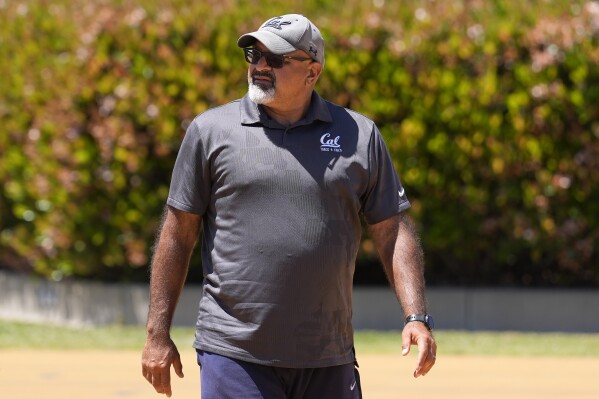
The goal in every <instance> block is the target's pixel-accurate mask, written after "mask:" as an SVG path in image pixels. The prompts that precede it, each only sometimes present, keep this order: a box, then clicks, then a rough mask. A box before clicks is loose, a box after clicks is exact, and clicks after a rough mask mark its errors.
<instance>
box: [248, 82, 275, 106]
mask: <svg viewBox="0 0 599 399" xmlns="http://www.w3.org/2000/svg"><path fill="white" fill-rule="evenodd" d="M248 86H249V89H248V94H249V96H250V100H252V101H253V102H255V103H256V104H268V103H270V102H272V101H273V100H274V99H275V92H276V90H275V87H274V86H272V87H270V88H268V89H266V88H264V87H262V86H260V85H257V84H255V83H253V82H249V84H248Z"/></svg>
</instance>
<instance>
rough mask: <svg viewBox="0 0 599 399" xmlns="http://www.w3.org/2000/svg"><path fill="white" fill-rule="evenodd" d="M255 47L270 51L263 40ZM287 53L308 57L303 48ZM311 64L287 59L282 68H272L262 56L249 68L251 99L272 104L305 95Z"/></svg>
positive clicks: (262, 50)
mask: <svg viewBox="0 0 599 399" xmlns="http://www.w3.org/2000/svg"><path fill="white" fill-rule="evenodd" d="M254 48H255V49H257V50H259V51H261V52H268V51H269V50H268V49H267V48H266V46H264V45H263V44H262V43H261V42H256V44H255V45H254ZM287 55H290V56H295V57H308V55H307V54H306V53H305V52H303V51H301V50H297V51H294V52H292V53H289V54H287ZM309 66H310V61H298V60H294V59H285V61H284V64H283V67H282V68H272V67H270V66H269V65H268V64H267V63H266V59H265V58H264V57H262V58H261V59H260V61H258V63H257V64H250V66H249V69H248V84H249V91H248V93H249V96H250V99H251V100H252V101H254V102H255V103H258V104H272V103H273V102H274V101H281V100H286V99H293V98H298V97H297V96H300V95H304V94H303V93H305V92H306V91H305V88H306V77H307V76H308V74H309Z"/></svg>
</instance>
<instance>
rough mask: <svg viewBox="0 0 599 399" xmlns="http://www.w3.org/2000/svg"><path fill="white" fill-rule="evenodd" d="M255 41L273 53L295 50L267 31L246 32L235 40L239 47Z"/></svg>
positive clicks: (247, 45) (283, 40) (249, 44)
mask: <svg viewBox="0 0 599 399" xmlns="http://www.w3.org/2000/svg"><path fill="white" fill-rule="evenodd" d="M256 41H259V42H261V43H262V44H264V45H265V46H266V48H267V49H268V50H270V52H272V53H274V54H287V53H290V52H292V51H295V50H297V49H296V48H295V47H293V46H292V45H291V44H289V42H288V41H287V40H285V39H283V38H281V37H279V36H277V35H275V34H274V33H271V32H269V31H264V30H263V31H258V32H252V33H246V34H245V35H243V36H241V37H240V38H239V39H238V40H237V45H238V46H239V47H241V48H244V47H249V46H251V45H253V44H254V43H255V42H256Z"/></svg>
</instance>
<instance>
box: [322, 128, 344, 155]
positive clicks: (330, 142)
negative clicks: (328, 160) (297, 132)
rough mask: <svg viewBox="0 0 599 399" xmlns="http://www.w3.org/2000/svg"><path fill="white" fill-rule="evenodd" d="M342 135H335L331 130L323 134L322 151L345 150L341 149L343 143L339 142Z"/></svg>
mask: <svg viewBox="0 0 599 399" xmlns="http://www.w3.org/2000/svg"><path fill="white" fill-rule="evenodd" d="M340 137H341V136H336V137H333V136H332V135H331V133H330V132H327V133H325V134H323V135H322V136H321V137H320V151H325V152H343V151H342V150H341V144H339V138H340Z"/></svg>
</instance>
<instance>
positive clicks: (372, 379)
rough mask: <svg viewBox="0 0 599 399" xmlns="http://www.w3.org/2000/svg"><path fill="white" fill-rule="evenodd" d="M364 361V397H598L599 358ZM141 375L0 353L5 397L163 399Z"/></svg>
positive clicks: (180, 394)
mask: <svg viewBox="0 0 599 399" xmlns="http://www.w3.org/2000/svg"><path fill="white" fill-rule="evenodd" d="M414 349H415V348H414ZM359 361H360V372H361V375H362V384H363V391H364V397H365V398H366V399H394V398H408V399H411V398H417V399H439V398H443V399H454V398H455V399H457V398H460V399H469V398H477V399H479V398H483V399H495V398H502V399H503V398H509V399H541V398H542V399H558V398H559V399H591V398H592V399H597V398H599V359H597V358H588V359H587V358H578V359H577V358H497V357H458V356H448V357H443V356H442V355H439V357H438V360H437V365H436V366H435V368H434V369H433V370H432V371H431V372H430V373H429V375H427V376H426V377H424V378H418V379H414V378H413V377H412V375H411V373H412V369H413V367H414V364H415V357H410V358H401V357H399V356H397V355H362V356H360V359H359ZM183 365H184V369H183V370H184V372H185V375H186V376H185V378H184V379H179V378H178V377H176V376H175V375H174V373H173V378H175V380H174V382H173V396H172V397H173V399H177V398H186V399H187V398H194V399H198V398H199V373H198V368H197V366H196V364H195V356H194V353H193V352H192V351H191V350H188V351H186V353H184V354H183ZM140 370H141V366H140V354H139V353H137V352H130V351H127V352H116V351H104V352H95V351H44V350H39V351H33V350H0V398H3V399H65V398H86V399H112V398H114V399H121V398H122V399H141V398H144V399H148V398H150V399H151V398H161V397H162V398H164V397H165V396H161V395H158V394H155V393H154V391H153V389H152V387H151V386H150V385H149V384H148V383H147V382H146V381H145V380H144V378H143V377H142V376H141V371H140ZM240 399H241V398H240ZM323 399H328V398H323Z"/></svg>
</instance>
